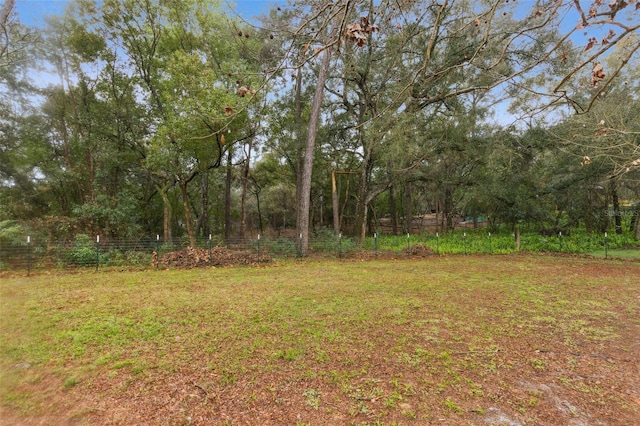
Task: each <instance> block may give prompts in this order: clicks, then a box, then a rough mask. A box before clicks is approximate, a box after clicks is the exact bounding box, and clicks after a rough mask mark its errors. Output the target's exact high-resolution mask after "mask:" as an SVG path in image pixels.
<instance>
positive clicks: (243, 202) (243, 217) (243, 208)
mask: <svg viewBox="0 0 640 426" xmlns="http://www.w3.org/2000/svg"><path fill="white" fill-rule="evenodd" d="M252 147H253V140H252V139H249V142H248V143H247V153H246V154H247V155H246V159H245V164H244V168H243V170H242V194H240V238H244V237H245V233H246V231H247V187H248V185H249V173H251V149H252Z"/></svg>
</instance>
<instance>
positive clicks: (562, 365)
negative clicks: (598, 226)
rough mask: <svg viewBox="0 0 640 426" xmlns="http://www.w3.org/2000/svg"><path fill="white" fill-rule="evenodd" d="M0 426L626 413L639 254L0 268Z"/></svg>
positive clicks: (639, 353) (638, 405)
mask: <svg viewBox="0 0 640 426" xmlns="http://www.w3.org/2000/svg"><path fill="white" fill-rule="evenodd" d="M0 304H1V305H0V307H1V315H2V316H1V322H0V332H1V339H0V404H1V412H0V418H1V419H2V424H16V425H32V424H33V425H35V424H91V425H93V424H103V425H109V424H113V425H115V424H118V425H134V424H140V425H148V424H156V425H165V424H166V425H169V424H171V425H174V424H199V425H211V424H231V425H234V424H252V425H254V424H255V425H257V424H261V425H330V424H333V425H345V424H353V425H392V424H398V425H412V424H415V425H423V424H449V425H453V424H455V425H460V424H463V425H464V424H473V425H498V424H503V425H535V424H544V425H568V424H571V425H598V424H607V425H629V424H634V423H635V422H636V421H637V419H638V418H640V265H639V264H638V263H634V262H617V261H612V260H603V259H578V258H564V257H563V258H559V257H550V256H538V255H509V256H495V255H494V256H483V255H480V256H455V257H447V256H431V257H427V258H425V259H422V260H415V259H414V260H408V259H396V260H389V259H386V260H368V261H342V262H341V261H337V260H324V261H291V262H287V263H283V264H277V265H270V266H267V267H259V268H258V267H253V268H248V267H230V268H201V269H192V270H187V271H181V270H172V271H144V272H113V273H109V272H98V273H94V272H87V273H83V274H76V275H51V276H34V277H13V278H3V279H2V280H0Z"/></svg>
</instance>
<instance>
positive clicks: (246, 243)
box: [0, 232, 608, 274]
mask: <svg viewBox="0 0 640 426" xmlns="http://www.w3.org/2000/svg"><path fill="white" fill-rule="evenodd" d="M585 238H586V237H582V240H581V241H580V244H577V242H576V240H575V239H572V238H570V237H568V236H562V235H561V234H560V235H556V236H551V237H544V236H535V235H529V236H523V237H522V238H521V239H520V240H519V243H518V244H516V243H515V241H514V239H513V236H512V235H493V236H492V235H491V233H482V234H479V233H475V234H470V235H467V233H466V232H465V233H451V234H447V235H445V236H440V235H438V234H435V235H434V234H419V235H414V234H412V235H409V234H407V235H406V238H405V237H402V236H391V235H377V234H374V236H372V237H370V238H368V239H367V240H366V242H365V244H363V245H359V244H357V242H356V240H354V239H352V238H346V237H343V236H334V235H332V234H329V233H327V234H325V235H320V236H316V237H313V238H311V239H310V242H309V255H310V256H313V257H333V258H336V257H337V258H350V257H374V256H378V255H392V256H426V255H430V254H474V253H489V254H499V253H512V252H515V251H519V250H527V251H544V252H568V253H577V252H580V251H581V250H583V251H584V247H587V249H604V250H605V257H606V250H607V248H608V244H607V241H608V239H607V237H606V234H605V236H604V238H602V237H600V236H594V237H593V239H592V240H590V241H586V242H585V241H584V239H585ZM585 243H586V245H585ZM300 247H301V245H300V240H299V239H297V238H285V237H264V236H256V237H253V238H245V239H231V240H224V239H222V238H219V237H218V238H216V237H209V238H205V239H199V240H198V241H197V244H196V247H190V245H189V242H188V241H185V240H181V239H174V240H173V241H171V242H170V243H169V242H166V241H163V240H162V239H161V238H160V237H158V236H154V237H153V238H140V239H105V238H102V239H101V238H100V236H95V237H89V236H87V235H78V236H76V238H75V239H73V240H68V241H46V240H37V239H32V238H31V237H26V238H25V239H24V241H23V242H21V243H18V244H15V243H14V244H2V245H0V272H2V271H11V272H15V273H23V272H26V273H27V274H30V273H32V272H37V271H40V272H41V271H51V270H53V271H55V270H68V269H77V268H85V269H87V268H94V269H96V270H97V269H99V268H127V269H131V268H140V269H150V268H159V267H173V266H175V267H181V266H182V267H185V266H186V267H190V266H191V267H192V266H207V265H218V264H242V263H245V264H246V263H258V262H266V261H269V260H271V259H278V258H292V257H299V256H300V255H301V253H300Z"/></svg>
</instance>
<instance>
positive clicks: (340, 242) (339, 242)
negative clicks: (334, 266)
mask: <svg viewBox="0 0 640 426" xmlns="http://www.w3.org/2000/svg"><path fill="white" fill-rule="evenodd" d="M338 257H339V258H340V259H342V232H341V233H339V234H338Z"/></svg>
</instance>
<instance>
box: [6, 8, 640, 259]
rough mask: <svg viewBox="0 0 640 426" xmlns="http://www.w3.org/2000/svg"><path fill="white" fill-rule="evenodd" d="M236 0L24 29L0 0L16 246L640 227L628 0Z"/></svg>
mask: <svg viewBox="0 0 640 426" xmlns="http://www.w3.org/2000/svg"><path fill="white" fill-rule="evenodd" d="M18 2H19V0H18ZM27 3H28V2H27ZM245 3H247V2H245ZM248 3H250V2H248ZM255 3H259V2H255ZM260 3H261V2H260ZM238 10H240V9H236V8H234V7H233V5H231V6H230V5H228V4H226V3H223V4H219V3H217V2H214V1H206V0H180V1H177V0H176V1H164V0H146V1H139V0H103V1H100V2H95V1H91V0H74V1H71V2H68V5H67V8H66V9H65V12H64V14H62V15H52V16H50V17H48V18H47V19H46V20H45V21H44V23H42V24H39V25H29V24H27V23H23V22H21V17H20V14H19V13H18V12H17V8H16V2H15V1H14V0H6V1H5V2H4V4H3V5H2V7H1V11H0V25H1V26H2V27H1V34H0V87H1V91H0V242H2V243H8V242H12V241H17V240H23V239H24V238H25V235H29V236H32V238H39V239H44V240H49V241H54V240H58V239H69V238H72V237H73V236H76V235H83V234H88V235H100V236H102V238H103V241H108V240H109V239H110V238H112V239H117V238H140V237H141V236H149V235H153V236H155V235H156V234H158V235H159V236H161V237H162V239H163V241H165V242H171V241H172V240H174V239H177V238H184V239H187V240H188V241H189V244H190V245H192V246H195V245H196V241H197V240H198V239H199V238H206V237H207V236H208V235H211V234H213V235H219V236H222V237H223V238H225V239H230V238H249V237H254V236H255V235H257V234H263V235H268V234H272V235H280V234H285V233H287V231H289V232H290V233H291V234H292V235H296V236H298V235H299V236H300V241H301V247H300V252H301V254H305V253H306V252H307V250H308V241H309V235H310V234H314V233H319V232H322V230H323V229H328V230H330V232H333V233H335V234H341V233H344V234H345V235H351V236H353V237H354V238H356V240H359V241H363V240H364V238H365V237H366V236H367V235H371V234H372V233H373V232H381V231H383V232H386V233H390V234H401V233H402V234H404V233H412V232H416V229H417V226H416V223H417V222H420V221H421V220H422V219H423V218H425V217H429V218H432V219H433V221H434V223H435V226H434V228H433V231H435V232H440V233H446V232H448V231H451V230H453V229H455V228H456V227H457V226H460V225H459V224H460V222H473V223H474V224H477V223H482V224H487V225H489V226H490V227H491V228H492V229H493V228H500V227H504V228H508V229H510V230H511V229H514V228H515V227H523V226H526V227H530V228H532V229H536V230H539V231H543V232H553V233H557V232H560V231H565V232H568V231H569V230H571V229H577V228H580V229H583V230H585V231H586V232H594V233H596V232H597V233H604V232H607V231H609V232H615V233H620V234H621V233H624V232H628V233H632V234H634V235H636V238H637V237H638V236H639V234H640V229H639V227H638V211H639V209H640V204H639V202H638V200H640V181H639V177H640V148H639V146H640V144H639V141H640V120H639V119H638V118H639V116H640V103H639V101H640V98H639V96H640V79H639V78H638V76H639V75H640V54H639V52H640V37H639V36H640V3H638V2H637V1H636V0H626V1H621V0H617V1H611V2H608V1H601V0H596V1H595V2H580V1H577V0H576V1H562V0H557V1H536V2H534V1H520V0H518V1H515V0H501V1H495V0H493V1H490V0H482V1H473V2H469V1H458V0H449V1H448V0H443V1H440V2H437V1H411V0H375V1H374V0H337V1H332V2H328V1H315V0H301V1H296V2H291V3H287V4H285V3H278V4H274V5H273V7H272V8H271V9H270V10H268V11H267V12H266V13H265V14H263V15H261V16H255V14H252V15H251V16H242V15H241V14H239V12H238ZM294 230H295V231H294Z"/></svg>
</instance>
